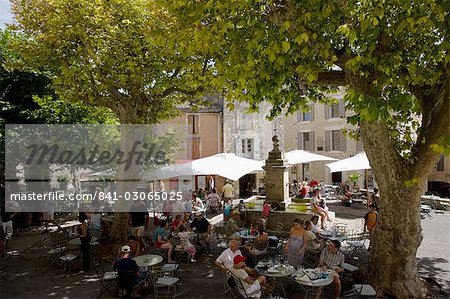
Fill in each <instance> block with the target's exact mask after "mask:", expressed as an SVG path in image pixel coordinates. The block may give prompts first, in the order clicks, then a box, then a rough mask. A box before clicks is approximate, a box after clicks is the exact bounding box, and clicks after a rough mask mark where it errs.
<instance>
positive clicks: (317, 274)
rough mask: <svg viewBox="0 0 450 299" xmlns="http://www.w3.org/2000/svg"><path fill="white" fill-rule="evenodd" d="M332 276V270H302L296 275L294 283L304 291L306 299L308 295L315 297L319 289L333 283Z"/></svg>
mask: <svg viewBox="0 0 450 299" xmlns="http://www.w3.org/2000/svg"><path fill="white" fill-rule="evenodd" d="M302 272H303V273H302ZM334 274H335V272H334V271H332V270H325V271H321V270H320V269H319V268H316V269H304V270H303V271H300V272H299V273H297V274H296V276H295V281H296V282H297V283H298V284H299V285H300V287H301V288H302V289H303V290H304V291H305V299H306V298H307V297H308V294H310V295H315V294H317V292H318V291H319V290H320V289H322V288H323V287H326V286H327V285H330V284H331V283H332V282H333V279H334Z"/></svg>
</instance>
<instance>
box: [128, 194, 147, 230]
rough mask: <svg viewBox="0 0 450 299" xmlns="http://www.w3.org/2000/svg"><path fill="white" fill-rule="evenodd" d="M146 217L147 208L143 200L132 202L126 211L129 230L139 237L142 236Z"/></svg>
mask: <svg viewBox="0 0 450 299" xmlns="http://www.w3.org/2000/svg"><path fill="white" fill-rule="evenodd" d="M147 218H148V210H147V206H146V205H145V204H144V202H142V201H140V200H138V201H135V202H133V205H132V206H131V207H130V212H129V213H128V223H130V224H131V232H132V234H133V235H135V236H136V237H139V238H141V237H142V236H144V231H145V224H146V223H147Z"/></svg>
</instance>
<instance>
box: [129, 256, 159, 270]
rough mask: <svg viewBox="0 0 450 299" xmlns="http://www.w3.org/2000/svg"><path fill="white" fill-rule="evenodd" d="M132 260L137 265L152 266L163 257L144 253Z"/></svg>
mask: <svg viewBox="0 0 450 299" xmlns="http://www.w3.org/2000/svg"><path fill="white" fill-rule="evenodd" d="M133 260H135V261H136V263H137V265H138V266H139V267H152V266H154V265H157V264H159V263H161V262H162V261H163V257H162V256H160V255H158V254H146V255H140V256H137V257H135V258H134V259H133Z"/></svg>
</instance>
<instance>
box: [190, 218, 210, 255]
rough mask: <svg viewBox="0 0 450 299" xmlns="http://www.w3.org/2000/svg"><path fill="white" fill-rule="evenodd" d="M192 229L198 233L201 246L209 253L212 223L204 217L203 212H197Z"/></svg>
mask: <svg viewBox="0 0 450 299" xmlns="http://www.w3.org/2000/svg"><path fill="white" fill-rule="evenodd" d="M191 229H192V230H193V231H195V232H196V233H197V241H198V243H199V244H200V246H201V247H202V248H203V249H205V252H206V253H209V252H210V250H209V234H210V231H211V224H210V223H209V221H208V220H207V219H206V218H205V217H203V214H202V213H201V212H196V214H195V218H194V219H193V220H192V223H191Z"/></svg>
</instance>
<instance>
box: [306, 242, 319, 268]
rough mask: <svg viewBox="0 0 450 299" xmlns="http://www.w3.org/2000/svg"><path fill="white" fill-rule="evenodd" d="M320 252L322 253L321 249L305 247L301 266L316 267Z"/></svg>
mask: <svg viewBox="0 0 450 299" xmlns="http://www.w3.org/2000/svg"><path fill="white" fill-rule="evenodd" d="M321 253H322V250H321V249H310V248H308V247H306V250H305V257H304V259H303V266H304V267H305V268H315V267H317V264H318V263H319V258H320V254H321Z"/></svg>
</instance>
